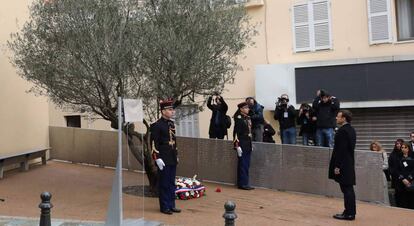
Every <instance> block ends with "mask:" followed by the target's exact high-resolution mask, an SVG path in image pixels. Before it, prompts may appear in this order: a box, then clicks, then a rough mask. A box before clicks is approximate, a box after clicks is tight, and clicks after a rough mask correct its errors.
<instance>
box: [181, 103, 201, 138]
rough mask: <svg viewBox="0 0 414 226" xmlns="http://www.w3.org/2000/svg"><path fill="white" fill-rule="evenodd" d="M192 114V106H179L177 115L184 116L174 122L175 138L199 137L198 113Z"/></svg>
mask: <svg viewBox="0 0 414 226" xmlns="http://www.w3.org/2000/svg"><path fill="white" fill-rule="evenodd" d="M189 112H194V106H180V107H179V108H177V115H185V117H180V118H178V120H176V123H175V127H176V133H177V136H182V137H199V129H198V113H194V114H189Z"/></svg>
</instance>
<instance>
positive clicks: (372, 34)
mask: <svg viewBox="0 0 414 226" xmlns="http://www.w3.org/2000/svg"><path fill="white" fill-rule="evenodd" d="M367 1H368V28H369V43H370V44H379V43H390V42H392V35H391V10H390V9H391V8H390V1H389V0H367Z"/></svg>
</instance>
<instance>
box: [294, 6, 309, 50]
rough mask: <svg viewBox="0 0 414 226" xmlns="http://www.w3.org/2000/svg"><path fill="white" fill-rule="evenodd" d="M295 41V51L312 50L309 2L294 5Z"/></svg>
mask: <svg viewBox="0 0 414 226" xmlns="http://www.w3.org/2000/svg"><path fill="white" fill-rule="evenodd" d="M292 14H293V16H292V17H293V33H294V34H293V37H294V40H293V43H294V49H295V52H303V51H310V50H311V45H310V43H311V40H310V31H309V10H308V4H301V5H295V6H293V13H292Z"/></svg>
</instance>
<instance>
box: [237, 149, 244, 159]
mask: <svg viewBox="0 0 414 226" xmlns="http://www.w3.org/2000/svg"><path fill="white" fill-rule="evenodd" d="M236 150H237V156H239V157H242V154H243V151H242V149H241V147H237V148H236Z"/></svg>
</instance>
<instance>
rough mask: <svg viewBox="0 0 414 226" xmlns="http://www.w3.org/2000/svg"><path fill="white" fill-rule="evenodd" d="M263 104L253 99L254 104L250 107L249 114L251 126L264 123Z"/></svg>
mask: <svg viewBox="0 0 414 226" xmlns="http://www.w3.org/2000/svg"><path fill="white" fill-rule="evenodd" d="M263 108H264V107H263V106H262V105H260V104H259V103H257V102H256V100H255V101H254V105H253V106H251V107H250V112H249V116H250V119H251V120H252V124H253V128H255V127H258V126H259V125H263V124H264V118H263Z"/></svg>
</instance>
